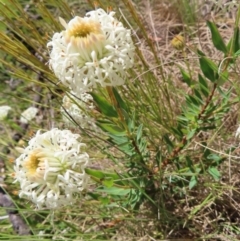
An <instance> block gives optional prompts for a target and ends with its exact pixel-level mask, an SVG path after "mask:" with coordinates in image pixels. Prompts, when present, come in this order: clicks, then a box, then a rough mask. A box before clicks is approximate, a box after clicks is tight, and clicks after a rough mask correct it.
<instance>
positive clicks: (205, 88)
mask: <svg viewBox="0 0 240 241" xmlns="http://www.w3.org/2000/svg"><path fill="white" fill-rule="evenodd" d="M198 80H199V83H200V89H201V92H202V93H203V95H204V96H205V97H208V95H209V88H208V84H207V81H206V80H205V79H204V78H203V76H202V75H201V74H199V75H198Z"/></svg>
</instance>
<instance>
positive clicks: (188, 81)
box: [180, 68, 192, 87]
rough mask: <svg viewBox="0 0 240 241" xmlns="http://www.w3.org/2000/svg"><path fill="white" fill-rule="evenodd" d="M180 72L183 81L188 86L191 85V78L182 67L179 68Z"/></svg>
mask: <svg viewBox="0 0 240 241" xmlns="http://www.w3.org/2000/svg"><path fill="white" fill-rule="evenodd" d="M180 71H181V74H182V80H183V82H184V83H186V84H187V85H188V86H189V87H191V85H192V80H191V77H190V75H189V74H188V73H187V72H186V71H185V70H184V69H182V68H180Z"/></svg>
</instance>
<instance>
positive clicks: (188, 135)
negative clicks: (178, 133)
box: [187, 129, 197, 140]
mask: <svg viewBox="0 0 240 241" xmlns="http://www.w3.org/2000/svg"><path fill="white" fill-rule="evenodd" d="M196 131H197V130H196V129H193V130H191V131H190V132H189V133H188V134H187V140H190V139H191V138H192V137H193V136H194V135H195V133H196Z"/></svg>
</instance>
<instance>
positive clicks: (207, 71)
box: [198, 51, 218, 82]
mask: <svg viewBox="0 0 240 241" xmlns="http://www.w3.org/2000/svg"><path fill="white" fill-rule="evenodd" d="M198 53H199V55H200V56H201V52H200V51H198ZM199 62H200V68H201V70H202V72H203V74H204V76H205V77H207V78H208V79H209V80H211V81H212V82H215V80H216V79H217V76H216V72H217V69H218V68H217V66H216V65H215V64H214V63H213V62H212V61H211V60H210V59H208V58H206V57H205V56H202V57H200V58H199Z"/></svg>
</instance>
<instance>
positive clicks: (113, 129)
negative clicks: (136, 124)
mask: <svg viewBox="0 0 240 241" xmlns="http://www.w3.org/2000/svg"><path fill="white" fill-rule="evenodd" d="M97 125H98V126H99V127H100V128H101V129H102V130H104V131H106V132H108V133H110V134H112V135H114V136H126V131H125V130H123V129H121V128H120V127H118V126H117V125H115V124H112V123H100V122H97Z"/></svg>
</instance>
